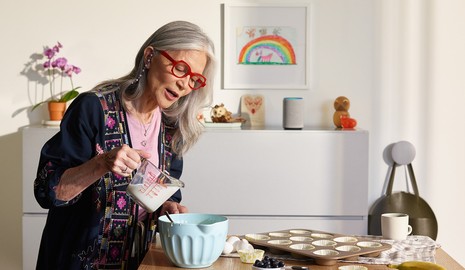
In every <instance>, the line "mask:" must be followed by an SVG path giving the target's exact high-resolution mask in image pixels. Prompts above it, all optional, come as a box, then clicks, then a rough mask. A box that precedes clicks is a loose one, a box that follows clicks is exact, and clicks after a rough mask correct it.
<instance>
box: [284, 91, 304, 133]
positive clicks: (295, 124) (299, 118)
mask: <svg viewBox="0 0 465 270" xmlns="http://www.w3.org/2000/svg"><path fill="white" fill-rule="evenodd" d="M303 127H304V99H303V98H301V97H287V98H284V100H283V128H284V129H302V128H303Z"/></svg>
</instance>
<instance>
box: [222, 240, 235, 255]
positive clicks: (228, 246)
mask: <svg viewBox="0 0 465 270" xmlns="http://www.w3.org/2000/svg"><path fill="white" fill-rule="evenodd" d="M233 250H234V246H233V245H232V244H231V243H229V242H226V243H224V248H223V252H222V253H223V255H228V254H230V253H231V252H233Z"/></svg>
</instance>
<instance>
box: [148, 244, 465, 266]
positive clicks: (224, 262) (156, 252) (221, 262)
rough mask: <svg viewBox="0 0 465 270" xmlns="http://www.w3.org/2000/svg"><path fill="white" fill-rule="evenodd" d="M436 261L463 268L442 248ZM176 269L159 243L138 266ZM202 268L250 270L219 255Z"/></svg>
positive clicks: (153, 246)
mask: <svg viewBox="0 0 465 270" xmlns="http://www.w3.org/2000/svg"><path fill="white" fill-rule="evenodd" d="M436 262H437V263H438V264H440V265H442V266H444V267H445V268H446V269H447V270H464V269H465V268H463V267H462V266H461V265H460V264H459V263H457V262H456V261H455V260H454V259H453V258H452V257H450V256H449V255H448V254H447V253H446V252H445V251H444V250H442V249H440V248H439V249H437V250H436ZM285 263H286V265H303V266H308V267H309V269H311V270H319V269H321V270H323V269H325V270H328V269H334V270H337V267H338V266H341V265H347V264H348V263H337V264H335V265H332V266H320V265H315V264H308V263H307V264H306V263H305V262H300V261H287V262H285ZM365 266H366V267H367V268H368V269H369V270H370V269H377V270H382V269H391V268H388V267H387V266H385V265H368V264H367V265H365ZM151 269H154V270H155V269H156V270H176V269H181V268H179V267H176V266H175V265H174V264H173V263H171V261H170V260H169V259H168V257H166V255H165V253H164V252H163V249H161V247H160V246H159V245H155V244H153V245H152V247H151V248H150V250H149V252H148V253H147V255H146V256H145V258H144V260H143V261H142V263H141V265H140V266H139V270H151ZM203 269H210V270H251V269H252V266H251V264H245V263H242V262H241V260H240V259H239V258H231V257H220V258H219V259H218V260H217V261H216V262H215V263H214V264H213V265H212V266H210V267H208V268H203Z"/></svg>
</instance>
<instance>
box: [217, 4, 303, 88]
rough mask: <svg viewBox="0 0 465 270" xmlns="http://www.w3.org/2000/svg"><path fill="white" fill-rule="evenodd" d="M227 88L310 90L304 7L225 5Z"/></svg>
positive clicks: (298, 5) (290, 5)
mask: <svg viewBox="0 0 465 270" xmlns="http://www.w3.org/2000/svg"><path fill="white" fill-rule="evenodd" d="M224 9H225V10H224V52H225V53H224V70H223V71H224V74H223V86H224V88H225V89H244V88H246V89H307V88H308V87H309V62H310V61H309V59H310V57H309V55H310V54H309V25H310V23H309V21H310V20H309V14H310V11H309V9H310V5H308V4H287V3H286V4H276V3H270V4H237V5H236V4H225V5H224Z"/></svg>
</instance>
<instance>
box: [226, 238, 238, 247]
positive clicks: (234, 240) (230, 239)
mask: <svg viewBox="0 0 465 270" xmlns="http://www.w3.org/2000/svg"><path fill="white" fill-rule="evenodd" d="M240 240H241V239H239V237H237V236H230V237H229V238H228V240H226V242H228V243H230V244H231V245H234V243H236V242H237V241H240Z"/></svg>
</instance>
